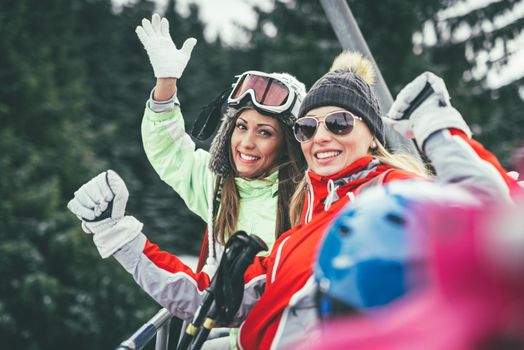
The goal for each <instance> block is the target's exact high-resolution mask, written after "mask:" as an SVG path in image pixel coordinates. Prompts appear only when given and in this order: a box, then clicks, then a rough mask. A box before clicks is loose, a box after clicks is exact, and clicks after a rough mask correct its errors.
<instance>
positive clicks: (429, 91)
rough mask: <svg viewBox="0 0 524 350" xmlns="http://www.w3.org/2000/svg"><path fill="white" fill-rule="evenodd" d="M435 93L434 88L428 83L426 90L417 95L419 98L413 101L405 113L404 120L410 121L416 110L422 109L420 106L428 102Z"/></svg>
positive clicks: (425, 86)
mask: <svg viewBox="0 0 524 350" xmlns="http://www.w3.org/2000/svg"><path fill="white" fill-rule="evenodd" d="M434 92H435V91H434V90H433V88H432V87H431V84H430V83H426V85H424V88H423V89H422V91H421V92H420V93H419V94H418V95H417V97H415V98H414V99H413V102H411V104H410V105H409V107H408V108H407V109H406V111H405V112H404V116H403V117H402V119H409V117H410V116H411V114H412V113H413V112H414V111H415V109H417V108H418V107H420V105H421V104H422V102H424V101H426V100H427V98H428V97H429V96H431V95H432V94H433V93H434Z"/></svg>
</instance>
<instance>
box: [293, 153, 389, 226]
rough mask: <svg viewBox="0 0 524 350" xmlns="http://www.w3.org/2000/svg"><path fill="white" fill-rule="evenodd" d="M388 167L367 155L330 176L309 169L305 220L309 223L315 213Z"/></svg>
mask: <svg viewBox="0 0 524 350" xmlns="http://www.w3.org/2000/svg"><path fill="white" fill-rule="evenodd" d="M386 169H389V167H388V166H384V165H381V164H380V161H379V160H378V159H376V158H374V157H372V156H365V157H362V158H359V159H357V160H356V161H354V162H353V163H351V164H350V165H349V166H347V167H346V168H344V169H342V170H340V171H339V172H337V173H335V174H332V175H329V176H321V175H318V174H316V173H314V172H312V171H310V170H309V171H307V173H306V178H307V180H308V182H309V192H308V198H307V202H306V207H305V213H304V214H303V215H304V220H303V221H304V222H305V223H308V222H309V221H311V219H312V217H313V215H314V214H317V213H319V212H323V211H327V210H329V207H330V206H331V204H332V203H334V202H336V201H337V200H339V199H340V198H341V197H344V196H346V194H348V193H349V192H352V191H354V190H355V189H357V188H358V187H359V186H360V185H362V184H363V183H366V182H367V181H369V180H370V179H371V178H373V177H375V176H377V175H378V174H380V173H381V172H383V171H384V170H386Z"/></svg>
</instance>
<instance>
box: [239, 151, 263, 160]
mask: <svg viewBox="0 0 524 350" xmlns="http://www.w3.org/2000/svg"><path fill="white" fill-rule="evenodd" d="M238 154H239V155H240V158H242V159H244V160H257V159H258V158H259V157H253V156H249V155H247V154H244V153H241V152H238Z"/></svg>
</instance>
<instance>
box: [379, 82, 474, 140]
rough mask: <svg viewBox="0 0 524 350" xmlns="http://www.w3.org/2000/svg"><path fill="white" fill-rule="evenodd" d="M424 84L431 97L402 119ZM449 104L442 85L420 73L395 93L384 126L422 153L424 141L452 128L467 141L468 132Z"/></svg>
mask: <svg viewBox="0 0 524 350" xmlns="http://www.w3.org/2000/svg"><path fill="white" fill-rule="evenodd" d="M426 84H429V85H430V86H431V88H432V89H433V93H432V94H431V95H430V96H429V97H428V98H426V100H424V101H423V102H422V103H421V104H420V106H418V107H417V108H416V109H415V110H414V111H413V112H412V113H411V115H410V116H409V117H408V118H407V119H403V118H404V113H405V112H406V111H407V110H408V108H409V107H410V106H411V104H412V103H413V102H414V100H415V98H416V97H417V96H418V95H419V94H420V93H421V92H422V90H423V89H424V87H425V86H426ZM449 101H450V98H449V93H448V90H447V89H446V84H445V83H444V81H443V80H442V79H441V78H440V77H438V76H437V75H435V74H433V73H431V72H424V73H422V74H421V75H419V76H418V77H417V78H415V79H414V80H413V81H412V82H410V83H409V84H408V85H406V86H405V87H404V88H403V89H402V90H401V91H400V92H399V94H398V95H397V98H396V99H395V102H393V105H392V106H391V108H390V110H389V112H388V114H387V117H386V118H384V123H386V124H387V125H389V126H391V127H392V128H393V129H395V130H396V131H397V132H398V133H400V134H401V135H403V136H404V137H406V138H408V139H413V138H415V140H416V141H417V144H418V145H419V147H420V149H421V150H424V142H425V141H426V140H427V139H428V137H429V136H430V135H431V134H433V133H434V132H436V131H438V130H442V129H449V128H455V129H459V130H462V131H463V132H464V133H465V134H466V135H468V137H471V130H470V129H469V127H468V125H467V124H466V122H465V121H464V119H463V118H462V115H460V113H459V111H457V110H456V109H455V108H453V106H451V103H450V102H449Z"/></svg>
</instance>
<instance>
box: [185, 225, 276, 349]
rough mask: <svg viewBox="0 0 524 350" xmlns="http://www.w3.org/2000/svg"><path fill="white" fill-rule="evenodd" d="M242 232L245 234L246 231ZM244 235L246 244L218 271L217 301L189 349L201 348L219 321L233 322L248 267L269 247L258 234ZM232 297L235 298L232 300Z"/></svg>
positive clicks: (240, 299) (241, 295) (243, 238)
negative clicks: (236, 292)
mask: <svg viewBox="0 0 524 350" xmlns="http://www.w3.org/2000/svg"><path fill="white" fill-rule="evenodd" d="M240 232H242V233H244V235H245V232H243V231H240ZM244 235H243V236H242V237H241V239H242V240H244V242H245V244H244V248H243V249H242V251H241V252H240V254H239V255H238V256H237V257H236V259H234V260H233V261H232V263H231V265H230V267H229V268H228V266H227V265H225V267H226V268H225V269H222V270H220V269H219V271H217V275H216V281H217V286H218V290H217V291H216V294H215V302H214V303H213V305H212V306H211V307H210V309H209V311H208V314H207V316H206V320H205V321H204V323H203V326H202V327H201V328H199V330H198V332H197V334H196V335H195V337H194V341H193V343H192V344H191V346H190V348H189V350H200V348H202V345H203V344H204V342H205V341H206V340H207V337H208V336H209V333H210V332H211V330H212V329H213V328H214V327H215V324H216V323H217V322H219V323H228V322H231V320H232V319H233V317H234V316H235V314H236V312H237V311H238V308H239V307H240V303H241V301H242V297H243V295H244V273H245V271H246V269H247V267H248V266H249V265H250V264H251V263H252V262H253V259H254V258H255V256H256V255H257V254H258V253H259V252H260V251H262V250H267V249H268V248H267V245H266V243H264V241H263V240H262V239H260V238H259V237H258V236H256V235H249V236H244ZM237 290H241V291H242V293H240V294H239V295H236V296H235V295H234V294H235V293H234V292H235V291H237ZM231 299H233V300H232V301H231ZM228 300H229V302H228Z"/></svg>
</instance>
